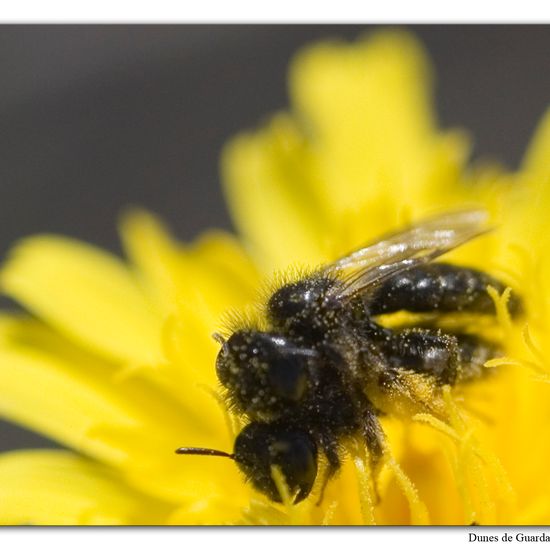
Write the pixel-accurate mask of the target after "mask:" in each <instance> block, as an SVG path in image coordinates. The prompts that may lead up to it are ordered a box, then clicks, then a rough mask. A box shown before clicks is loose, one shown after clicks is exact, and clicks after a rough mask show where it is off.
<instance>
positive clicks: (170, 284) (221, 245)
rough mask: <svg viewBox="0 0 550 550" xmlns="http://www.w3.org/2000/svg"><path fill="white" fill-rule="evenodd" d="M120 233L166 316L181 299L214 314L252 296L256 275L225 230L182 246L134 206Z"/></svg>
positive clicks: (239, 248) (243, 253) (240, 248)
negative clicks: (202, 306)
mask: <svg viewBox="0 0 550 550" xmlns="http://www.w3.org/2000/svg"><path fill="white" fill-rule="evenodd" d="M121 234H122V239H123V242H124V246H125V248H126V250H127V252H128V254H129V257H130V259H131V260H132V261H133V262H134V264H135V265H136V266H137V268H138V274H139V275H140V276H141V279H142V280H143V281H144V283H145V286H146V288H147V289H148V290H149V291H150V292H151V294H152V295H153V296H155V297H157V299H158V300H159V301H161V302H162V303H163V310H164V311H165V313H167V314H171V313H174V312H175V311H177V308H178V305H179V304H180V303H184V304H186V305H187V306H188V307H190V308H193V307H195V305H196V304H200V303H202V304H204V305H205V306H206V308H207V309H208V311H209V312H210V313H211V314H212V315H213V316H218V315H219V314H220V313H221V312H223V311H224V310H226V309H227V308H229V307H236V306H240V305H241V304H244V303H246V302H248V301H250V300H251V299H252V298H253V291H254V289H255V288H256V286H257V283H258V275H257V273H256V270H255V268H254V266H253V264H252V263H251V261H250V258H249V257H248V256H247V255H246V254H245V252H244V250H243V249H242V247H241V245H240V243H239V242H238V241H237V240H236V239H235V238H234V237H233V236H231V235H229V234H227V233H223V232H221V231H211V232H208V233H205V234H203V235H202V236H201V237H200V238H199V239H198V240H197V241H196V242H195V243H193V244H192V245H189V246H182V245H181V244H180V243H178V242H176V241H174V240H173V239H172V237H171V236H170V235H169V232H168V230H167V229H166V228H165V227H164V225H163V224H162V222H161V221H160V220H158V219H157V218H156V217H155V216H153V215H151V214H149V213H147V212H144V211H136V210H134V211H131V212H129V213H127V214H126V215H125V216H124V217H123V219H122V223H121Z"/></svg>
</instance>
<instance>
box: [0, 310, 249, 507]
mask: <svg viewBox="0 0 550 550" xmlns="http://www.w3.org/2000/svg"><path fill="white" fill-rule="evenodd" d="M196 391H199V390H198V389H197V390H196ZM181 392H182V393H183V394H184V395H185V394H186V393H188V390H187V389H186V388H185V387H182V388H181ZM189 393H192V391H189ZM201 395H203V400H204V402H205V403H209V402H210V401H213V402H214V400H213V398H212V397H211V396H209V395H208V394H207V393H206V392H204V391H202V393H201ZM195 403H196V405H195V406H194V407H189V408H185V407H184V406H182V405H181V404H180V403H177V402H176V401H175V400H174V399H173V398H171V397H170V396H169V395H167V394H166V393H164V392H162V391H161V390H160V389H159V388H158V387H157V386H156V385H155V384H153V382H151V381H150V380H142V379H140V378H136V377H133V378H129V379H125V380H120V381H117V379H116V378H115V377H113V369H112V367H111V366H109V365H108V364H105V363H104V362H102V361H99V360H98V359H97V358H94V357H93V356H90V355H88V354H86V353H84V352H82V351H81V350H80V349H78V348H76V347H75V346H71V345H70V344H69V343H67V342H65V341H63V340H62V339H61V338H60V337H58V336H56V334H55V333H53V332H52V331H51V330H48V329H47V328H45V327H43V326H41V325H40V324H39V323H37V322H36V321H29V320H18V319H11V318H7V317H3V318H1V319H0V416H2V417H4V418H7V419H9V420H11V421H13V422H16V423H19V424H22V425H24V426H27V427H29V428H31V429H33V430H35V431H37V432H40V433H43V434H45V435H47V436H49V437H50V438H52V439H55V440H57V441H59V442H61V443H63V444H65V445H67V446H69V447H72V448H74V449H77V450H79V451H81V452H83V453H85V454H87V455H90V456H93V457H95V458H97V459H98V460H101V461H103V462H106V463H109V464H111V465H112V466H116V467H119V468H122V469H123V470H124V471H125V474H126V475H127V477H128V479H130V478H131V479H132V480H133V483H134V484H136V485H139V486H140V487H143V488H144V490H147V491H151V492H153V493H155V494H160V495H162V496H163V497H164V496H165V495H168V496H167V497H166V498H173V499H174V500H177V499H178V498H180V499H181V498H182V495H184V494H186V493H188V489H186V487H187V486H188V485H189V484H191V485H193V486H197V484H199V485H200V480H203V481H205V482H208V483H216V482H217V481H216V480H219V477H218V478H216V474H215V473H214V474H211V473H210V472H209V471H208V463H207V466H206V468H204V467H203V468H202V477H201V472H198V471H193V472H192V474H189V475H188V472H189V471H190V470H189V468H188V467H187V466H188V465H193V464H194V465H196V470H199V468H198V465H199V463H196V462H193V461H191V462H189V461H185V460H182V458H181V457H177V456H176V455H175V454H174V450H175V449H176V448H177V447H179V446H181V445H195V446H206V447H213V446H218V447H219V446H221V445H230V444H231V442H230V441H229V440H228V433H227V427H226V424H225V422H224V417H223V414H222V412H221V410H219V411H218V416H213V415H212V414H205V411H208V408H207V407H204V408H201V407H200V403H199V402H198V401H196V402H195ZM214 404H215V406H216V407H219V406H218V405H217V404H216V403H215V402H214ZM212 467H213V470H214V472H216V471H217V472H218V473H219V475H220V476H224V479H225V480H229V479H231V475H230V474H227V470H228V469H231V468H233V469H235V468H234V465H233V464H229V465H224V464H223V463H222V464H220V463H219V461H218V462H216V461H214V463H213V464H212ZM217 468H218V469H217ZM216 469H217V470H216ZM144 470H146V471H147V475H144V473H143V472H144ZM210 478H212V479H213V481H211V480H210ZM233 478H234V479H235V480H238V479H239V476H238V473H237V472H236V471H235V473H234V475H233Z"/></svg>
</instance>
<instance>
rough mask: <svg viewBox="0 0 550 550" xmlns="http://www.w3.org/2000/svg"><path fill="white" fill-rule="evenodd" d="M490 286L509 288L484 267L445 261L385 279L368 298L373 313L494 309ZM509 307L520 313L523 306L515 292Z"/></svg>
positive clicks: (500, 288) (484, 310) (481, 311)
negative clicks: (458, 265) (489, 273)
mask: <svg viewBox="0 0 550 550" xmlns="http://www.w3.org/2000/svg"><path fill="white" fill-rule="evenodd" d="M488 286H492V287H494V288H495V289H496V290H497V291H499V292H503V291H504V289H505V288H506V287H505V285H504V284H503V283H501V282H500V281H499V280H498V279H495V278H494V277H491V276H490V275H488V274H486V273H483V272H482V271H477V270H475V269H469V268H464V267H457V266H453V265H449V264H443V263H432V264H426V265H424V266H420V267H416V268H414V269H410V270H408V271H405V272H403V273H400V274H398V275H396V276H395V277H392V278H390V279H388V280H387V281H385V282H384V283H382V284H381V285H380V286H379V287H378V288H377V289H376V290H375V291H373V293H372V294H371V297H370V298H369V302H368V303H369V312H370V314H371V315H379V314H382V313H392V312H395V311H399V310H407V311H412V312H418V313H422V312H431V311H438V312H455V311H472V312H476V313H494V312H495V306H494V302H493V300H492V299H491V297H490V296H489V294H488V293H487V287H488ZM508 307H509V309H510V312H511V313H513V314H514V313H518V312H519V310H520V309H521V303H520V300H519V298H518V297H517V296H515V295H513V294H512V296H511V297H510V300H509V302H508Z"/></svg>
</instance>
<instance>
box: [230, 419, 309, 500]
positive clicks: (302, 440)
mask: <svg viewBox="0 0 550 550" xmlns="http://www.w3.org/2000/svg"><path fill="white" fill-rule="evenodd" d="M234 454H235V460H236V462H237V464H238V465H239V467H240V469H241V470H242V471H243V473H244V474H245V475H246V477H247V478H248V479H249V480H250V481H251V482H252V484H253V485H254V487H255V488H256V489H257V490H258V491H260V492H262V493H264V494H265V495H267V496H268V497H269V498H270V499H271V500H274V501H276V502H280V501H281V496H280V494H279V491H278V489H277V486H276V484H275V482H274V480H273V476H272V473H273V470H272V467H273V466H277V467H278V468H279V469H280V471H281V473H282V475H283V477H284V479H285V482H286V484H287V486H288V489H289V491H290V493H291V494H292V495H295V500H294V502H295V503H297V502H300V501H301V500H303V499H304V498H306V497H307V496H308V495H309V493H310V491H311V488H312V487H313V483H314V482H315V478H316V477H317V445H316V444H315V442H314V441H313V439H312V438H311V437H310V436H309V435H308V434H307V433H306V432H303V431H300V430H295V429H293V428H290V427H284V426H279V425H276V424H264V423H260V422H253V423H252V424H249V425H248V426H246V427H245V428H244V429H243V431H242V432H241V433H240V434H239V435H238V437H237V439H236V441H235V453H234Z"/></svg>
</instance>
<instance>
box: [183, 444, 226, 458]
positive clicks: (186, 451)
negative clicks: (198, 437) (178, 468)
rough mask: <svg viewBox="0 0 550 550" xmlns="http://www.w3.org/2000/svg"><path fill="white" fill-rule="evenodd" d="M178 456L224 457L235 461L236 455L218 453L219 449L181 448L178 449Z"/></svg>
mask: <svg viewBox="0 0 550 550" xmlns="http://www.w3.org/2000/svg"><path fill="white" fill-rule="evenodd" d="M176 454H178V455H206V456H223V457H225V458H230V459H231V460H235V455H233V454H230V453H226V452H224V451H218V450H217V449H204V448H202V447H180V448H179V449H176Z"/></svg>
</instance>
